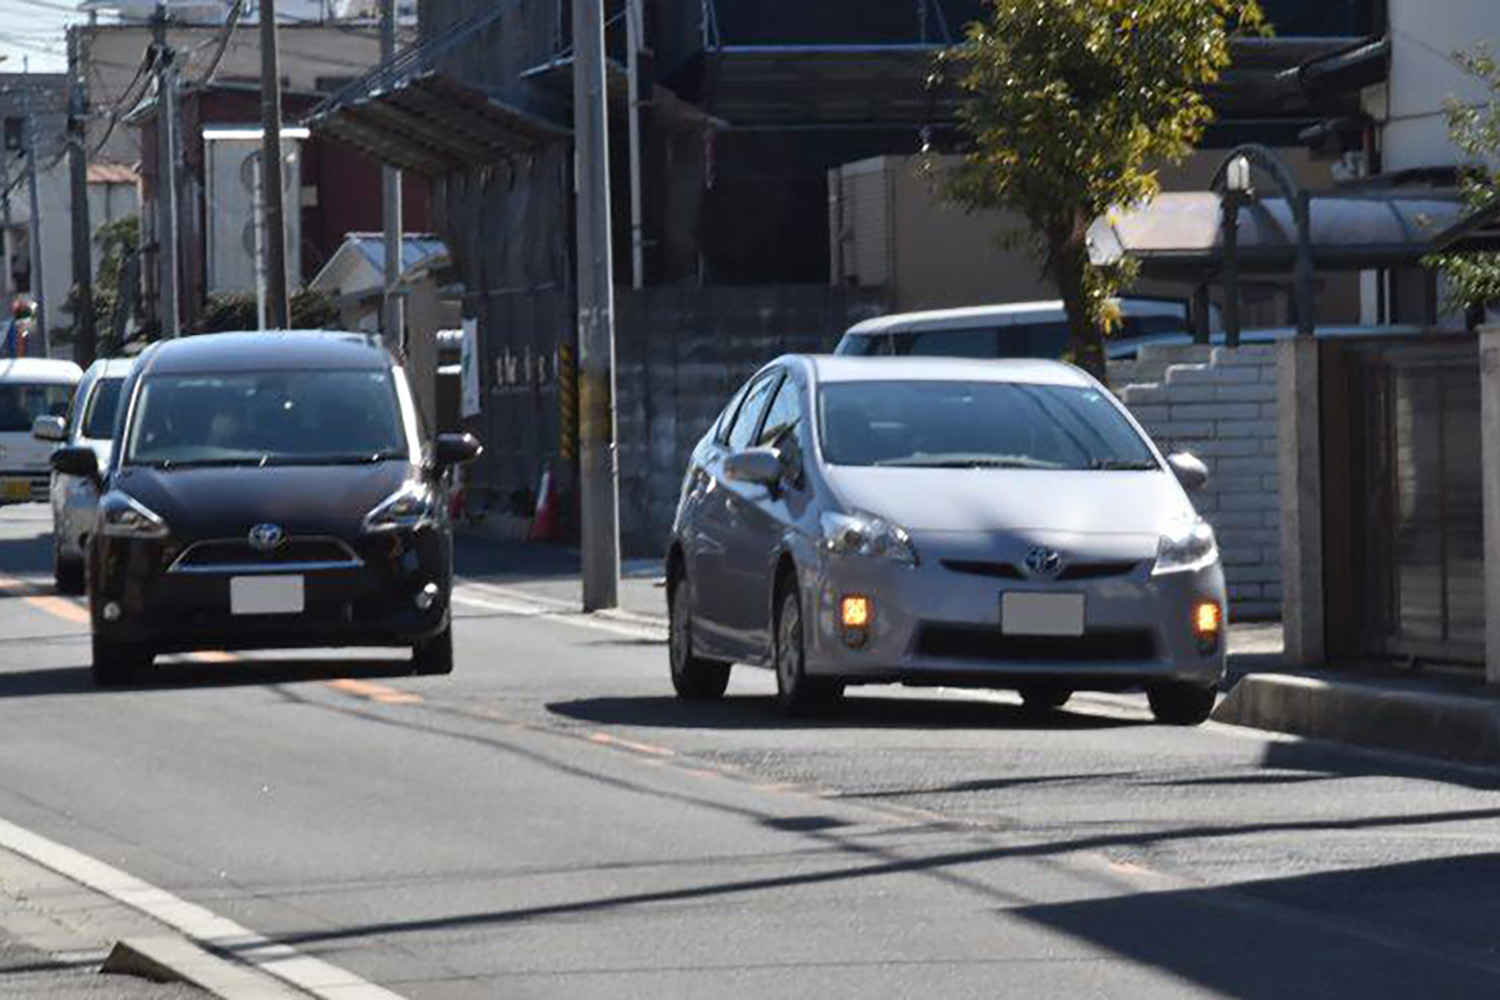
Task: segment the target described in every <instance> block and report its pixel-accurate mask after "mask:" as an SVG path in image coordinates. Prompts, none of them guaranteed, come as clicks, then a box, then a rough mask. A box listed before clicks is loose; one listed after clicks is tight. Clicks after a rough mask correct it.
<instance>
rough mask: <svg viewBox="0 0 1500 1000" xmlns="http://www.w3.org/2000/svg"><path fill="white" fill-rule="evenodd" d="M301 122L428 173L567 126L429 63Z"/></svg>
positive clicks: (522, 147)
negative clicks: (460, 80) (430, 67)
mask: <svg viewBox="0 0 1500 1000" xmlns="http://www.w3.org/2000/svg"><path fill="white" fill-rule="evenodd" d="M307 124H308V126H309V127H310V128H311V129H312V130H313V132H315V133H316V134H318V135H325V136H328V137H329V138H332V139H336V140H338V141H340V142H344V143H347V144H348V145H351V146H354V147H356V148H358V149H361V150H363V151H364V152H366V153H368V154H370V155H371V156H373V157H375V158H376V159H378V160H380V161H381V162H383V163H389V164H391V165H393V166H397V167H400V168H401V169H403V170H413V171H416V172H418V173H423V174H428V175H439V174H445V173H448V172H450V171H453V170H460V169H464V168H467V167H475V166H482V165H484V164H487V163H493V162H495V161H496V160H501V159H505V158H507V157H510V156H516V155H525V154H527V153H532V152H535V151H536V150H538V149H540V148H542V147H544V146H547V145H549V144H551V143H554V142H558V141H561V140H565V139H567V138H568V136H569V135H570V134H571V133H570V131H569V130H568V129H566V128H564V127H563V126H561V125H558V124H556V123H554V122H551V121H548V120H546V119H544V118H541V117H539V116H537V115H533V114H530V113H528V112H525V111H522V110H520V109H518V108H514V107H511V106H510V105H507V104H505V103H503V102H501V101H497V100H495V99H494V98H492V97H490V96H489V95H487V94H485V93H484V92H483V91H481V90H478V89H476V88H474V87H470V86H466V85H465V84H461V83H458V82H457V81H455V80H453V79H451V78H449V77H447V76H444V75H442V74H440V73H437V72H433V71H427V72H424V73H422V74H420V75H415V76H410V77H407V78H405V79H403V80H401V81H400V82H398V83H396V84H393V85H391V86H389V87H386V88H383V89H376V90H372V91H370V92H368V93H365V94H361V95H360V96H358V97H355V98H351V99H348V100H345V101H340V102H338V103H336V104H334V105H332V106H331V107H327V108H323V109H320V110H319V111H318V112H316V113H314V115H313V116H312V117H311V118H309V119H308V122H307Z"/></svg>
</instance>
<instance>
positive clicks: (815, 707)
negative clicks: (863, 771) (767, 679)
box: [772, 586, 844, 718]
mask: <svg viewBox="0 0 1500 1000" xmlns="http://www.w3.org/2000/svg"><path fill="white" fill-rule="evenodd" d="M772 656H773V658H774V660H775V665H776V700H777V702H779V703H780V705H781V710H782V711H783V712H785V713H786V714H787V715H790V716H792V717H793V718H807V717H809V716H816V715H825V714H827V713H829V712H832V711H833V710H835V709H836V708H838V705H839V702H840V701H841V700H842V699H843V697H844V685H843V684H842V683H840V682H838V681H831V680H825V679H824V678H821V677H809V676H807V647H806V642H805V637H804V636H803V631H802V596H801V594H800V593H799V592H798V590H797V588H796V587H795V586H789V587H787V588H786V590H785V591H784V592H783V593H782V595H781V603H780V605H779V607H778V610H777V613H776V623H775V649H774V650H773V651H772Z"/></svg>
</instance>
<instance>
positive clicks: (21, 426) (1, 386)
mask: <svg viewBox="0 0 1500 1000" xmlns="http://www.w3.org/2000/svg"><path fill="white" fill-rule="evenodd" d="M72 398H73V387H72V386H70V385H45V384H37V383H29V382H0V431H6V432H11V433H15V432H24V433H30V431H31V425H32V424H33V423H35V422H36V418H37V417H62V416H66V415H67V413H68V402H69V400H71V399H72Z"/></svg>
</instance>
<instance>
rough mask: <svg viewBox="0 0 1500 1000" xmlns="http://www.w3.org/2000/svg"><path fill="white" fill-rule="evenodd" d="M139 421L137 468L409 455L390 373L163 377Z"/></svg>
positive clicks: (148, 387)
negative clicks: (159, 465) (152, 465)
mask: <svg viewBox="0 0 1500 1000" xmlns="http://www.w3.org/2000/svg"><path fill="white" fill-rule="evenodd" d="M131 419H132V424H131V430H130V451H129V454H128V455H127V456H126V461H127V462H132V463H141V464H161V465H166V466H173V465H188V464H197V465H236V464H253V465H288V464H300V465H313V464H324V463H331V462H359V461H372V460H375V459H377V458H402V457H407V454H408V452H409V448H408V447H407V444H406V439H405V437H404V432H403V430H402V422H401V411H400V407H399V404H398V402H397V397H396V389H395V383H394V381H393V380H392V377H391V373H390V372H389V371H383V370H380V371H370V370H358V371H343V370H322V371H270V372H235V373H232V374H223V375H216V374H192V375H158V376H155V377H152V378H150V379H147V380H146V382H145V383H144V384H143V385H142V387H141V392H140V399H139V402H137V403H136V404H135V414H134V416H133V417H132V418H131Z"/></svg>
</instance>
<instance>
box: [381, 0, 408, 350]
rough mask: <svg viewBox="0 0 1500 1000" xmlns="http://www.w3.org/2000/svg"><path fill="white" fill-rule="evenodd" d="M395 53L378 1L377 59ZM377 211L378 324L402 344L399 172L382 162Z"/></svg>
mask: <svg viewBox="0 0 1500 1000" xmlns="http://www.w3.org/2000/svg"><path fill="white" fill-rule="evenodd" d="M395 55H396V0H380V62H381V64H382V65H383V66H384V67H385V68H386V71H387V72H389V67H390V65H391V60H392V59H393V58H394V57H395ZM380 182H381V187H382V192H381V194H382V199H381V214H382V217H383V218H384V220H385V297H384V299H383V300H382V302H381V307H382V308H381V326H382V327H383V328H384V330H385V342H386V345H387V346H389V347H391V348H393V349H396V350H400V349H403V348H405V347H406V301H405V299H404V298H403V297H402V296H401V295H400V294H399V292H398V289H397V287H396V286H397V285H398V284H400V283H401V272H402V270H403V268H402V266H401V263H402V257H403V254H402V252H401V250H402V242H403V241H402V235H401V171H400V170H398V169H396V168H395V167H393V166H391V165H389V164H386V165H385V166H384V167H382V168H381V171H380Z"/></svg>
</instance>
